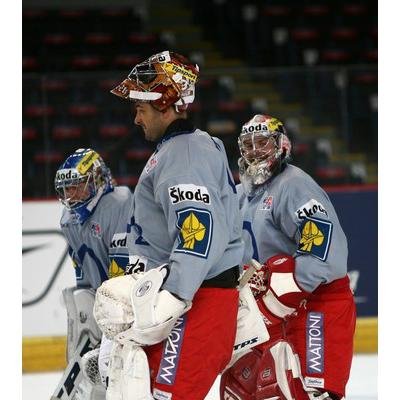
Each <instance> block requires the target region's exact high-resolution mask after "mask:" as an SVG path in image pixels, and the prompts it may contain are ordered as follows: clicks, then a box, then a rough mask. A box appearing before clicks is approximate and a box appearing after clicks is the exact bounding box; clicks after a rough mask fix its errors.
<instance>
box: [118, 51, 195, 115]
mask: <svg viewBox="0 0 400 400" xmlns="http://www.w3.org/2000/svg"><path fill="white" fill-rule="evenodd" d="M198 75H199V67H198V66H197V65H195V64H191V63H190V61H189V60H188V59H187V58H186V57H184V56H182V55H180V54H178V53H173V52H170V51H163V52H162V53H158V54H155V55H153V56H151V57H149V58H148V59H147V60H145V61H143V62H141V63H139V64H137V65H136V66H135V67H134V68H133V69H132V71H131V72H130V73H129V75H128V77H127V78H126V79H125V80H124V81H122V82H121V83H120V84H119V85H118V86H117V87H115V88H114V89H112V90H111V93H112V94H115V95H116V96H119V97H122V98H123V99H129V100H133V101H146V102H150V103H151V104H152V106H153V107H154V108H155V109H156V110H158V111H164V110H166V109H167V108H168V107H170V106H172V105H175V108H176V110H177V111H178V112H181V111H184V110H186V109H187V106H188V104H189V103H193V101H194V97H195V84H196V81H197V78H198Z"/></svg>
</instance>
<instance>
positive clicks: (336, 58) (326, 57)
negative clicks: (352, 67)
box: [321, 49, 351, 64]
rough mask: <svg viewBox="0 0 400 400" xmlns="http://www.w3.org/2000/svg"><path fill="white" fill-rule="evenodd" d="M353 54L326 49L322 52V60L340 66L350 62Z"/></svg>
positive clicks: (341, 50) (340, 50)
mask: <svg viewBox="0 0 400 400" xmlns="http://www.w3.org/2000/svg"><path fill="white" fill-rule="evenodd" d="M350 59H351V54H350V52H348V51H347V50H343V49H326V50H322V52H321V60H322V61H323V62H325V63H329V64H330V63H332V64H336V63H337V64H339V63H345V62H348V61H349V60H350Z"/></svg>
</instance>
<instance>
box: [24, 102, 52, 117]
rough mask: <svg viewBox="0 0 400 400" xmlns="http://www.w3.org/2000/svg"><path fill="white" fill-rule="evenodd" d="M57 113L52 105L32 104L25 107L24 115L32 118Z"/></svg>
mask: <svg viewBox="0 0 400 400" xmlns="http://www.w3.org/2000/svg"><path fill="white" fill-rule="evenodd" d="M54 114H55V109H54V107H53V106H50V105H43V104H31V105H28V106H26V107H25V110H24V115H25V116H27V117H30V118H42V117H50V116H52V115H54Z"/></svg>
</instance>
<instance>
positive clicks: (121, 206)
mask: <svg viewBox="0 0 400 400" xmlns="http://www.w3.org/2000/svg"><path fill="white" fill-rule="evenodd" d="M132 207H133V195H132V193H131V191H130V190H129V188H127V187H124V186H117V187H115V188H114V190H113V191H112V192H109V193H107V194H105V195H104V196H103V197H101V199H100V201H99V202H98V204H97V206H96V208H95V210H94V212H93V213H92V214H91V215H90V216H89V218H88V219H87V220H86V221H85V222H84V223H83V224H82V225H81V224H80V223H79V222H78V221H77V218H76V216H75V214H74V213H71V212H70V211H69V210H68V209H66V208H64V210H63V214H62V217H61V221H60V225H61V229H62V231H63V234H64V236H65V238H66V239H67V242H68V244H69V254H70V256H71V258H72V260H73V262H74V267H75V274H76V280H77V285H78V286H90V287H92V288H94V289H97V288H98V287H99V286H100V285H101V283H102V282H103V281H105V280H106V279H108V278H112V277H114V276H118V275H121V274H123V273H124V272H125V266H126V264H127V263H128V257H129V252H128V247H127V239H126V236H127V233H126V231H127V227H128V226H129V223H130V219H131V217H132V215H133V208H132Z"/></svg>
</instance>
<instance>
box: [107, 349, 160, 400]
mask: <svg viewBox="0 0 400 400" xmlns="http://www.w3.org/2000/svg"><path fill="white" fill-rule="evenodd" d="M110 361H111V362H110V368H109V377H108V388H107V396H106V399H107V400H153V396H152V395H151V388H150V369H149V364H148V361H147V356H146V353H145V352H144V351H143V349H142V348H141V347H139V346H137V345H135V344H132V343H127V344H124V345H122V344H120V343H118V342H114V343H113V348H112V352H111V360H110Z"/></svg>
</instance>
